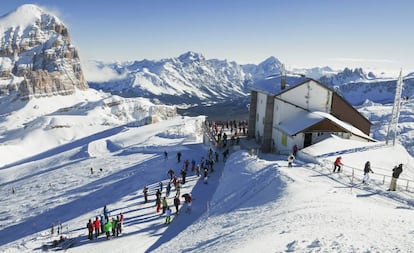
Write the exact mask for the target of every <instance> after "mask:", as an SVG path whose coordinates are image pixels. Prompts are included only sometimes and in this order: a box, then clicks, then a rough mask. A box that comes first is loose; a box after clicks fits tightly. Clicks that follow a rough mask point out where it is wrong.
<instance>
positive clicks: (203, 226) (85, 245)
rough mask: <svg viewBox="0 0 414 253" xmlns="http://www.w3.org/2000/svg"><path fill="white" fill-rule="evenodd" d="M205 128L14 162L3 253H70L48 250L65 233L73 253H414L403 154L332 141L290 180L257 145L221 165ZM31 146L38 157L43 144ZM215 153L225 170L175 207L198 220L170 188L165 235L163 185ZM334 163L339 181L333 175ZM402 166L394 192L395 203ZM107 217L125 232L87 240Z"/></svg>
mask: <svg viewBox="0 0 414 253" xmlns="http://www.w3.org/2000/svg"><path fill="white" fill-rule="evenodd" d="M94 113H96V112H94ZM204 120H205V118H204V117H195V118H192V117H176V118H173V119H169V120H164V121H160V122H158V123H155V124H151V125H145V126H140V127H136V126H128V125H123V126H119V127H114V128H109V129H107V130H103V131H100V132H96V131H91V130H92V128H89V129H85V130H84V131H91V132H90V134H89V135H88V134H86V135H85V137H84V138H82V139H80V140H74V141H71V142H68V143H67V144H65V145H61V146H57V147H55V148H53V149H51V150H48V151H47V152H43V153H40V154H39V155H36V156H32V157H30V158H28V159H22V160H19V159H18V157H19V154H16V153H15V154H9V155H10V156H12V155H14V157H15V159H16V160H19V162H16V163H15V164H13V165H9V166H5V167H2V168H1V169H0V191H1V195H0V196H2V197H1V202H2V204H3V205H2V206H3V208H2V210H0V217H2V219H1V220H2V222H1V224H0V252H7V253H11V252H42V251H44V250H46V249H49V251H54V250H57V249H59V248H60V247H61V245H64V244H63V243H58V244H57V247H55V248H52V243H53V241H54V240H58V239H59V236H60V235H57V233H56V230H57V226H58V225H59V224H61V226H62V229H63V230H62V231H63V233H62V234H61V235H62V236H63V237H64V238H66V239H65V241H69V239H73V242H74V244H73V245H72V246H71V247H70V248H69V249H68V251H69V252H104V251H106V250H107V249H108V248H110V249H111V252H115V253H116V252H252V251H262V252H412V241H413V239H414V229H413V227H414V226H413V225H414V220H413V219H412V214H413V211H414V202H413V197H414V182H413V181H408V184H407V181H406V179H410V180H412V178H413V177H414V170H413V168H414V162H413V159H412V157H411V156H410V155H409V154H408V153H407V152H406V151H405V149H404V148H403V147H402V146H400V145H398V144H397V145H396V146H395V147H393V146H387V145H384V143H381V142H380V143H366V142H357V141H347V140H342V139H340V138H337V137H332V138H329V139H327V140H325V141H324V142H321V143H320V144H319V145H318V144H317V145H313V146H311V147H309V148H307V149H303V150H301V151H300V152H299V154H298V160H296V161H295V162H294V166H293V167H292V168H289V167H287V161H286V157H284V156H278V155H272V154H260V155H259V156H256V155H253V156H252V155H249V153H248V152H247V151H246V150H244V148H247V147H253V146H254V144H253V143H252V142H250V141H249V140H247V139H244V138H242V139H241V144H242V145H241V148H242V149H241V150H238V149H239V148H237V147H232V148H231V152H230V157H229V158H228V159H227V160H226V162H224V161H223V156H222V151H223V150H222V149H216V148H215V147H214V146H213V145H212V143H210V142H209V141H208V138H204V137H203V128H202V126H203V124H204ZM77 129H78V128H77ZM21 131H24V130H21ZM78 131H80V129H78ZM226 131H228V130H226ZM40 137H41V136H40ZM31 138H32V141H33V142H35V143H37V146H38V147H39V149H42V148H41V146H42V144H43V143H44V142H43V141H44V140H43V139H40V138H36V136H31ZM209 148H212V149H213V150H216V151H217V152H218V154H219V162H217V163H216V164H215V165H214V172H210V173H209V176H208V180H207V181H208V184H204V183H203V182H204V179H203V176H200V177H198V176H197V175H196V174H195V172H193V171H191V169H189V170H188V175H187V180H186V181H187V183H186V184H184V185H183V187H182V189H181V192H180V195H183V194H185V193H191V194H192V196H193V203H192V207H191V213H187V212H186V210H187V209H186V206H185V205H184V204H183V205H181V206H180V208H181V209H180V214H179V215H177V214H176V213H175V208H174V207H173V206H172V199H173V196H174V195H175V194H176V190H175V189H174V187H173V190H172V192H171V194H170V195H169V196H168V197H167V201H168V203H169V205H170V206H171V207H172V210H173V215H172V223H171V224H169V225H165V224H164V223H165V215H162V214H161V213H157V212H156V210H155V205H154V203H155V202H154V199H155V197H154V193H155V190H156V189H157V188H158V183H159V182H160V181H161V182H163V184H164V190H163V196H166V195H165V194H166V193H165V186H166V184H167V183H168V182H169V179H168V175H167V171H168V170H169V169H170V168H172V169H173V170H174V171H175V174H176V175H180V173H179V172H180V170H181V169H182V168H183V160H186V159H188V160H189V161H191V160H192V159H194V160H195V161H196V163H197V164H199V163H200V162H201V159H202V158H203V157H204V158H206V157H207V155H208V154H207V153H208V152H207V151H208V149H209ZM165 151H167V153H168V157H167V159H166V158H165V157H164V152H165ZM178 152H181V153H182V161H181V162H177V157H176V155H177V153H178ZM338 155H341V156H342V157H343V163H344V167H343V172H342V173H332V172H331V170H332V161H333V160H334V159H335V158H336V156H338ZM366 160H370V161H371V164H372V169H373V171H374V172H375V173H374V174H371V182H370V184H368V185H365V184H361V179H362V176H363V174H362V171H361V170H362V168H363V165H364V164H365V162H366ZM399 163H403V164H404V171H403V173H402V175H401V177H400V179H399V181H398V190H397V191H395V192H388V191H386V190H387V188H388V184H389V180H390V177H389V176H390V175H391V172H392V171H391V170H392V168H393V166H394V165H396V164H399ZM91 168H92V172H93V173H92V172H91ZM100 169H102V170H100ZM352 172H353V173H352ZM145 186H148V187H149V192H150V196H149V200H150V202H149V203H146V204H145V203H143V193H142V190H143V188H144V187H145ZM407 186H408V187H407ZM181 200H182V202H183V198H181ZM104 205H107V206H108V208H109V210H110V213H111V216H112V217H115V216H116V215H119V214H120V213H123V214H124V215H125V221H124V227H123V232H122V234H121V235H120V236H119V237H112V239H111V240H107V239H106V238H105V236H103V235H101V236H99V237H98V238H96V239H94V240H92V241H91V240H88V239H87V230H86V223H87V221H88V220H89V219H94V218H95V217H96V216H99V215H101V214H102V208H103V206H104ZM52 224H53V225H54V233H53V234H51V226H52Z"/></svg>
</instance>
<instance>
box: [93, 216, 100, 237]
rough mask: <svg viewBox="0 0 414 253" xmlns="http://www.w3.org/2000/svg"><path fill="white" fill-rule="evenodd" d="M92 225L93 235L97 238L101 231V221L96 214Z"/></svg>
mask: <svg viewBox="0 0 414 253" xmlns="http://www.w3.org/2000/svg"><path fill="white" fill-rule="evenodd" d="M93 227H94V228H95V237H96V238H98V236H99V234H100V231H101V221H100V220H99V217H98V216H96V219H95V221H94V222H93Z"/></svg>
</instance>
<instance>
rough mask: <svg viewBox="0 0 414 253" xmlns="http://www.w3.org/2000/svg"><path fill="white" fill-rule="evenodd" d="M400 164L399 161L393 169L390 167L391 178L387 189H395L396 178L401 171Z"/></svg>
mask: <svg viewBox="0 0 414 253" xmlns="http://www.w3.org/2000/svg"><path fill="white" fill-rule="evenodd" d="M402 166H403V165H402V163H400V165H398V166H395V167H394V169H392V178H391V183H390V188H389V189H388V191H395V190H396V189H397V179H398V177H399V176H400V174H401V173H402V171H403V168H402Z"/></svg>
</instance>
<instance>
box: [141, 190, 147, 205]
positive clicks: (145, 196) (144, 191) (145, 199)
mask: <svg viewBox="0 0 414 253" xmlns="http://www.w3.org/2000/svg"><path fill="white" fill-rule="evenodd" d="M142 192H143V193H144V203H147V202H148V187H147V186H145V187H144V190H142Z"/></svg>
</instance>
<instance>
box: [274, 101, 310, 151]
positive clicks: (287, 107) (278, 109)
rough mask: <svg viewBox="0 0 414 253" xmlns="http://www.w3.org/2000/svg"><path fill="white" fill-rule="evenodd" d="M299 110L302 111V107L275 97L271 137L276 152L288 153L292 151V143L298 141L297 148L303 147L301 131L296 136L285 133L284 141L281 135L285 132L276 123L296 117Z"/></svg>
mask: <svg viewBox="0 0 414 253" xmlns="http://www.w3.org/2000/svg"><path fill="white" fill-rule="evenodd" d="M300 111H303V109H300V108H298V107H296V106H294V105H291V104H288V103H285V102H283V101H280V100H278V99H275V108H274V110H273V126H272V127H273V131H272V139H273V141H274V143H275V148H276V150H277V152H278V153H281V154H289V153H290V152H291V151H292V148H293V145H294V144H295V143H298V147H299V148H302V147H303V139H304V135H303V134H302V133H300V134H297V135H296V136H289V135H287V136H286V142H285V143H284V140H283V135H284V134H285V133H283V132H281V131H280V130H279V129H278V125H279V124H280V123H281V122H283V121H285V120H290V119H292V118H295V117H297V116H296V114H297V113H298V112H300Z"/></svg>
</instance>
